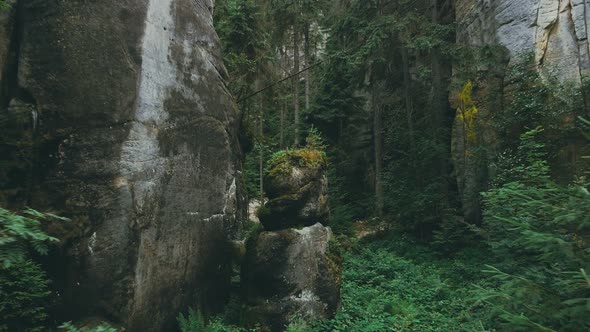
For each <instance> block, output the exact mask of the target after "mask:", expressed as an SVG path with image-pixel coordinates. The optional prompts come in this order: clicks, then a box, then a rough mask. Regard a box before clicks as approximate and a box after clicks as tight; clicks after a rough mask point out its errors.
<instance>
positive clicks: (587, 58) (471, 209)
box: [453, 0, 590, 222]
mask: <svg viewBox="0 0 590 332" xmlns="http://www.w3.org/2000/svg"><path fill="white" fill-rule="evenodd" d="M455 10H456V11H455V14H456V21H457V41H458V43H459V44H463V45H467V46H476V47H483V46H499V47H501V48H503V49H504V51H503V52H499V53H501V54H494V55H493V56H494V57H496V59H494V62H495V63H496V65H495V66H486V65H483V66H482V67H481V68H477V69H476V71H478V72H479V74H478V75H477V76H478V77H473V78H472V79H473V80H474V81H477V82H476V83H477V85H478V87H479V88H478V91H477V92H474V94H473V99H474V100H475V103H476V104H477V107H478V115H477V119H476V122H477V127H478V140H477V142H474V141H473V142H470V141H469V139H467V136H468V132H467V130H466V128H465V126H463V125H462V123H461V122H460V121H456V122H455V127H454V129H453V130H454V132H453V160H454V164H455V170H456V173H457V179H458V187H459V191H460V193H461V196H462V201H463V208H464V214H465V216H466V219H467V220H468V221H469V222H478V221H479V220H480V218H481V214H480V209H481V208H480V203H479V193H480V192H481V191H483V190H485V188H486V183H487V180H488V177H487V174H488V173H490V172H492V170H491V169H489V166H490V165H489V164H487V163H486V162H485V161H484V162H483V163H482V162H479V161H478V160H480V161H481V160H482V159H483V160H485V159H488V160H490V159H493V156H494V155H495V153H496V151H495V145H496V141H497V138H496V137H495V133H494V130H493V129H492V128H491V126H490V125H489V120H490V118H491V116H492V114H493V113H494V111H497V110H498V109H501V108H502V107H503V104H502V101H503V100H506V97H507V96H509V93H510V86H508V85H506V82H504V75H505V69H506V66H510V65H511V64H514V63H515V62H516V61H519V60H520V59H522V55H524V54H527V53H530V54H533V55H534V61H535V62H534V66H535V69H536V70H537V71H539V73H540V74H541V76H542V77H544V78H547V79H550V78H551V79H553V78H556V79H558V80H560V81H562V82H566V81H567V82H574V83H577V84H580V83H581V81H582V79H583V78H584V77H588V75H589V74H590V51H589V44H588V29H589V25H590V2H588V1H585V0H518V1H516V0H475V1H474V0H456V1H455ZM463 83H465V82H461V84H463ZM492 95H494V96H498V97H496V98H489V97H490V96H492ZM490 99H492V100H490ZM479 146H486V147H487V148H489V149H488V151H487V152H486V153H487V154H488V156H487V157H484V158H482V156H479V157H477V158H476V157H475V151H477V150H478V147H479ZM568 149H574V150H575V149H576V148H575V147H569V148H568ZM570 154H572V155H575V153H570ZM564 163H570V164H571V163H573V160H567V161H564Z"/></svg>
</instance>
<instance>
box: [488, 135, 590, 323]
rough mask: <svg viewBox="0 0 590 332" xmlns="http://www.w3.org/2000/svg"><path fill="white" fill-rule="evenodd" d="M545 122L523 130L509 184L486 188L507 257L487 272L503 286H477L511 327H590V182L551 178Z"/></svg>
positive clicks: (492, 229) (497, 240) (497, 239)
mask: <svg viewBox="0 0 590 332" xmlns="http://www.w3.org/2000/svg"><path fill="white" fill-rule="evenodd" d="M540 131H541V130H540V129H539V128H538V129H535V130H532V131H529V132H527V133H525V134H523V135H522V136H521V145H520V147H519V149H518V151H517V154H516V155H515V156H513V157H512V158H510V159H511V160H512V161H513V165H514V167H513V168H512V169H511V170H506V172H509V173H510V174H509V175H508V174H500V177H501V179H503V180H504V181H505V182H504V183H501V182H500V183H497V187H496V188H494V189H492V190H490V191H488V192H486V193H485V194H484V200H485V213H484V221H485V227H486V229H487V231H488V232H489V241H488V243H489V245H490V247H491V249H492V250H493V252H494V253H495V254H496V255H497V256H498V257H502V262H501V264H498V265H497V266H494V267H493V266H489V267H488V269H487V270H486V272H488V273H489V274H490V275H491V278H492V279H493V280H494V281H495V282H496V283H497V286H496V287H489V288H482V289H479V290H478V291H477V297H478V299H479V301H481V302H483V303H487V304H488V305H489V306H490V308H491V309H492V310H493V311H494V315H495V317H497V318H499V319H500V320H499V322H500V327H502V328H505V329H508V330H510V331H587V330H589V329H590V321H589V320H588V317H590V278H589V277H588V275H587V272H588V271H590V241H589V240H588V234H589V231H590V193H589V192H588V190H587V188H588V183H584V182H582V181H579V182H578V183H575V184H573V185H571V186H569V187H566V186H560V185H558V184H556V183H555V181H554V180H552V179H551V177H550V175H549V174H550V169H549V166H548V164H547V162H546V159H547V158H546V155H545V153H544V145H543V144H540V143H538V142H537V141H536V136H537V135H538V134H539V133H540Z"/></svg>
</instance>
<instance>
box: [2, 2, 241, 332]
mask: <svg viewBox="0 0 590 332" xmlns="http://www.w3.org/2000/svg"><path fill="white" fill-rule="evenodd" d="M10 2H11V3H13V4H14V6H13V8H12V9H10V10H9V11H7V12H4V13H2V14H0V80H1V85H0V86H1V90H0V103H1V104H0V120H2V121H0V126H1V127H2V128H0V132H1V133H2V140H1V142H0V143H1V144H0V158H2V160H0V165H1V166H2V167H1V168H0V204H2V205H5V206H9V207H12V208H18V207H21V206H23V205H28V206H32V207H34V208H38V209H41V210H51V211H54V212H56V213H59V214H61V215H64V216H66V217H70V218H71V219H72V222H71V223H70V224H69V225H67V226H60V227H55V229H52V231H53V232H54V233H56V235H59V236H61V237H62V238H66V239H67V241H66V242H65V243H64V245H63V247H62V248H61V255H62V258H61V259H59V260H56V261H55V262H52V264H51V267H50V274H53V275H54V277H55V278H54V279H55V280H64V281H63V282H58V283H57V284H56V287H58V288H59V289H60V294H61V298H62V299H63V308H62V309H63V310H62V311H63V312H64V313H66V314H65V315H64V318H66V319H74V320H75V319H79V318H83V317H85V316H88V315H99V316H103V317H105V318H107V319H108V320H111V321H113V322H116V323H121V324H122V325H124V326H125V327H126V328H127V330H128V331H160V330H170V329H172V328H173V326H175V325H176V324H175V317H176V316H177V315H178V312H179V311H180V310H183V309H185V308H186V307H187V306H189V305H191V306H200V307H201V309H202V310H204V311H205V312H207V311H209V310H216V309H217V308H218V307H219V306H221V305H222V304H223V302H224V301H225V298H226V295H227V293H228V289H229V287H228V284H229V264H230V262H229V261H228V259H229V257H230V255H229V253H228V250H229V244H228V241H227V240H228V236H229V234H230V230H231V228H232V227H234V226H235V220H236V214H237V213H238V212H240V211H239V209H238V207H239V206H240V204H239V201H240V195H239V193H240V190H239V188H238V186H239V183H240V181H238V180H237V173H238V172H237V165H239V162H238V160H239V155H240V151H239V146H238V141H237V116H238V114H237V109H236V107H235V105H234V103H233V101H232V98H231V96H230V94H229V92H228V90H227V89H226V87H225V83H224V76H225V69H224V67H223V64H222V61H221V57H220V53H219V45H218V37H217V35H216V33H215V31H214V29H213V22H212V10H213V0H101V1H82V0H69V1H58V0H19V1H18V2H17V1H10ZM56 276H57V277H56Z"/></svg>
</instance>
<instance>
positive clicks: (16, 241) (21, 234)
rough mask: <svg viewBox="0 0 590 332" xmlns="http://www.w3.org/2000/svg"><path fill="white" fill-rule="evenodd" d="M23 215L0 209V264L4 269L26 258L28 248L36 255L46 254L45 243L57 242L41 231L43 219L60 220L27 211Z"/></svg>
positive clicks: (48, 214)
mask: <svg viewBox="0 0 590 332" xmlns="http://www.w3.org/2000/svg"><path fill="white" fill-rule="evenodd" d="M23 214H24V215H22V216H21V215H17V214H14V213H12V212H10V211H8V210H6V209H3V208H0V262H1V263H2V265H3V266H4V268H9V267H10V266H12V265H13V264H15V263H20V262H23V261H25V260H26V259H27V257H28V249H29V246H30V247H31V248H32V249H33V250H34V251H35V252H36V253H38V254H41V255H45V254H47V250H48V249H47V243H48V242H57V241H58V239H56V238H54V237H51V236H49V235H47V234H45V233H44V232H43V231H42V230H41V222H39V220H43V219H49V218H54V219H60V220H67V219H66V218H62V217H58V216H56V215H53V214H50V213H41V212H38V211H35V210H33V209H27V210H25V211H24V212H23Z"/></svg>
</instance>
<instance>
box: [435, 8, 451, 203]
mask: <svg viewBox="0 0 590 332" xmlns="http://www.w3.org/2000/svg"><path fill="white" fill-rule="evenodd" d="M431 1H432V3H431V5H432V22H433V23H434V24H438V23H439V20H440V19H439V15H440V14H439V10H438V3H439V0H431ZM431 66H432V91H431V109H432V114H431V116H432V120H433V121H432V123H433V124H434V132H435V135H436V136H435V139H436V142H437V144H440V145H441V146H445V147H447V146H448V142H450V140H451V137H450V128H448V126H449V125H450V124H447V114H446V113H447V109H448V100H447V98H448V96H447V95H446V94H445V93H444V91H445V84H444V81H445V78H444V75H445V72H446V71H445V70H444V69H443V64H442V61H441V54H440V50H439V49H438V48H436V47H435V48H434V49H433V50H432V53H431ZM449 148H450V146H449ZM447 150H448V151H447ZM437 159H438V160H437V163H438V165H437V172H438V173H437V175H438V176H439V178H440V182H441V188H440V194H441V200H440V210H441V211H438V214H439V215H441V214H442V212H443V211H442V210H444V209H446V208H447V207H448V206H449V203H448V196H449V182H448V179H447V176H448V174H449V165H448V160H449V159H450V149H444V150H442V149H441V152H440V153H439V155H438V156H437Z"/></svg>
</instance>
